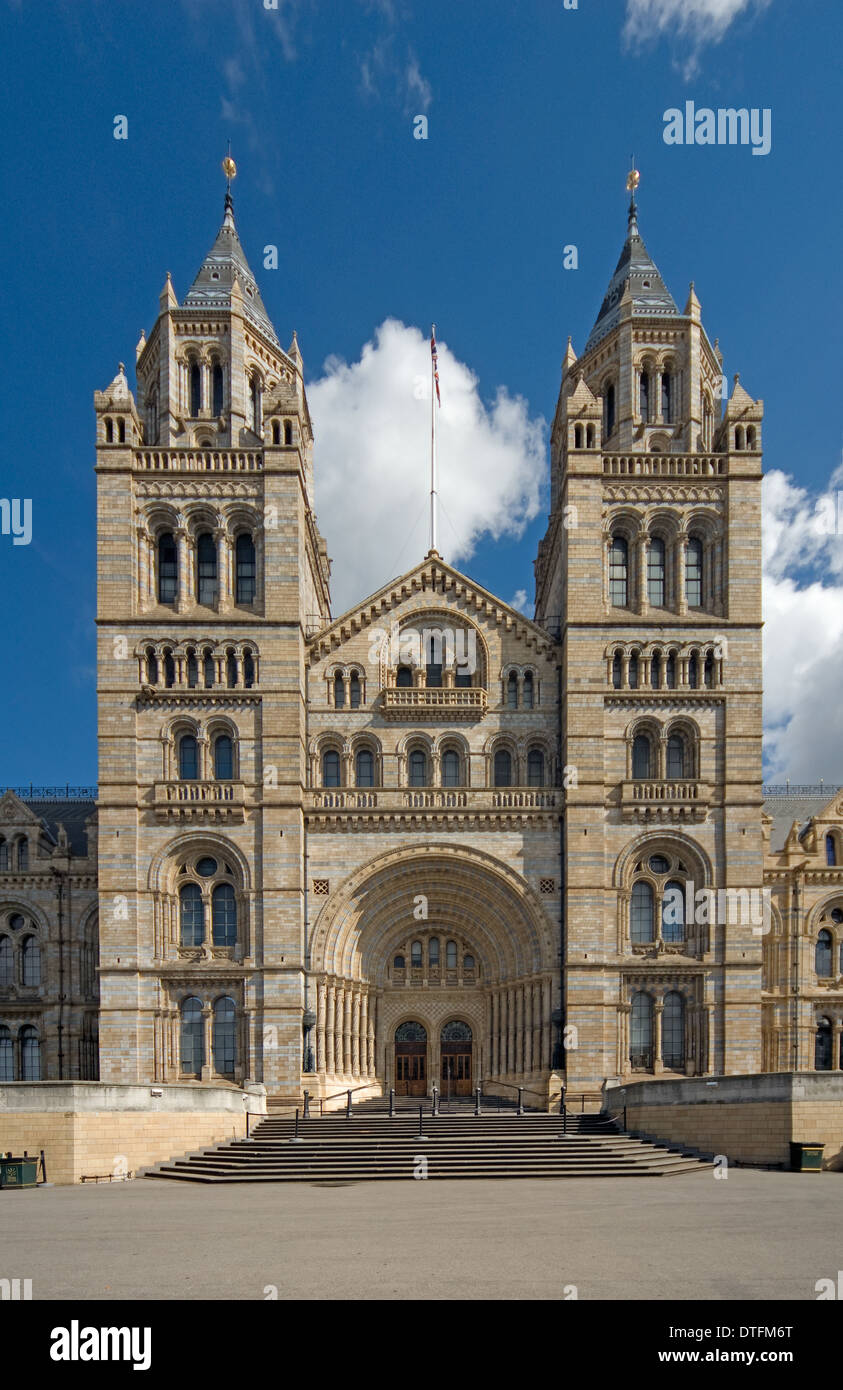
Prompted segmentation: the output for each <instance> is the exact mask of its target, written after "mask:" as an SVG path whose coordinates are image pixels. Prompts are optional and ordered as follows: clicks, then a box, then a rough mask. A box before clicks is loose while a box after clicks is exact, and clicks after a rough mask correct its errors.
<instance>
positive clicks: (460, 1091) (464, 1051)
mask: <svg viewBox="0 0 843 1390" xmlns="http://www.w3.org/2000/svg"><path fill="white" fill-rule="evenodd" d="M440 1046H441V1049H442V1053H441V1056H442V1066H441V1081H440V1086H439V1089H440V1091H441V1093H442V1095H443V1096H449V1095H450V1096H470V1095H471V1043H470V1042H469V1043H466V1042H443V1043H441V1044H440Z"/></svg>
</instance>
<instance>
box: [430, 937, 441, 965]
mask: <svg viewBox="0 0 843 1390" xmlns="http://www.w3.org/2000/svg"><path fill="white" fill-rule="evenodd" d="M427 959H428V961H429V963H430V964H431V965H438V964H439V937H438V936H432V937H431V938H430V940H429V941H428V943H427Z"/></svg>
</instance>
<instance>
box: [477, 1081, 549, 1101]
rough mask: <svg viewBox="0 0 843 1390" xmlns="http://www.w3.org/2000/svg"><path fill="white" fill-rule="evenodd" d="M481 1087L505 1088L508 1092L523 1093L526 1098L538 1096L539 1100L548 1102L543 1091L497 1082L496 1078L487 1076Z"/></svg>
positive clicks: (512, 1083) (507, 1082)
mask: <svg viewBox="0 0 843 1390" xmlns="http://www.w3.org/2000/svg"><path fill="white" fill-rule="evenodd" d="M480 1086H481V1088H482V1087H484V1086H505V1087H506V1088H507V1090H508V1091H523V1093H524V1095H525V1096H538V1098H539V1100H547V1096H546V1095H544V1093H543V1092H542V1091H534V1090H533V1088H532V1086H516V1085H515V1083H514V1082H512V1081H496V1080H495V1079H494V1077H488V1076H487V1077H486V1080H485V1081H481V1082H480Z"/></svg>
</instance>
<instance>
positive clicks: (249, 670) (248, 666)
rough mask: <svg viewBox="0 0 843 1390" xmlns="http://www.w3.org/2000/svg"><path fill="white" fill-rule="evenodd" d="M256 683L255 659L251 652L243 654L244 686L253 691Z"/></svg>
mask: <svg viewBox="0 0 843 1390" xmlns="http://www.w3.org/2000/svg"><path fill="white" fill-rule="evenodd" d="M254 683H255V658H254V656H253V655H252V653H251V652H250V651H245V652H244V653H243V684H244V685H245V687H246V689H247V690H251V688H252V686H253V685H254Z"/></svg>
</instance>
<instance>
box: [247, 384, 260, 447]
mask: <svg viewBox="0 0 843 1390" xmlns="http://www.w3.org/2000/svg"><path fill="white" fill-rule="evenodd" d="M249 424H250V426H251V428H252V429H253V430H254V432H255V434H260V432H261V385H260V380H259V378H258V376H257V375H254V376H252V377H250V378H249Z"/></svg>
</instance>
